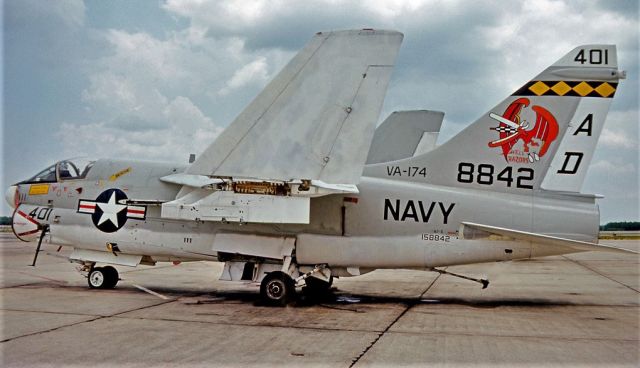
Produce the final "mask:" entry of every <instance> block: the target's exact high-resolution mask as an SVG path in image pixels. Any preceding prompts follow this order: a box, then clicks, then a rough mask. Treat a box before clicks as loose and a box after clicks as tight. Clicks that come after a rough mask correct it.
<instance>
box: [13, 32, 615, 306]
mask: <svg viewBox="0 0 640 368" xmlns="http://www.w3.org/2000/svg"><path fill="white" fill-rule="evenodd" d="M402 38H403V35H402V34H401V33H399V32H394V31H381V30H371V29H363V30H354V31H340V32H326V33H325V32H320V33H317V34H316V35H315V36H314V37H313V38H312V39H311V41H310V42H309V43H308V44H307V45H306V46H305V47H304V49H302V50H301V51H300V52H299V53H298V54H297V55H296V56H295V57H294V58H293V59H292V60H291V61H290V62H289V64H288V65H287V66H286V67H285V68H284V69H283V70H282V71H281V72H280V73H279V74H278V75H277V76H276V77H275V78H274V79H273V80H272V81H271V82H270V83H269V84H268V85H267V86H266V88H265V89H264V90H263V91H262V92H261V93H260V94H259V95H258V96H257V97H256V98H255V99H254V100H253V101H252V102H251V103H250V104H249V106H247V108H246V109H245V110H244V111H242V113H241V114H240V115H239V116H238V117H237V118H236V119H235V120H234V121H233V122H232V123H231V124H230V125H229V126H228V127H227V128H226V129H225V130H224V131H223V132H222V133H221V134H220V136H218V138H217V139H216V140H215V141H214V142H213V143H212V144H211V145H210V146H209V147H208V148H207V149H206V150H205V151H204V152H202V153H201V154H200V155H199V156H198V157H197V159H195V161H193V162H192V163H191V164H190V165H181V164H164V163H151V162H142V161H135V160H129V159H125V160H110V159H103V160H97V161H92V162H87V163H82V164H80V163H79V162H77V161H74V160H66V161H61V162H58V163H56V164H54V165H52V166H50V167H49V168H47V169H45V170H44V171H42V172H41V173H39V174H37V175H35V176H34V177H32V178H30V179H28V180H25V181H23V182H20V183H18V184H16V185H14V186H11V187H10V188H9V189H8V191H7V200H8V201H9V202H10V203H11V205H13V206H14V207H15V212H14V215H13V229H14V232H15V233H16V235H17V236H18V237H19V238H20V239H22V240H26V241H39V243H38V250H39V249H40V245H41V243H42V242H44V243H50V244H55V245H60V246H69V247H72V248H73V251H72V253H71V254H70V260H71V261H72V262H76V263H78V264H79V267H78V268H79V270H80V271H81V272H83V273H84V274H85V275H86V276H87V277H88V282H89V286H90V287H92V288H113V287H114V286H115V285H116V283H117V282H118V273H117V271H116V269H115V268H113V267H112V266H102V265H104V264H111V265H126V266H137V265H139V264H143V265H154V264H156V262H187V261H199V260H208V261H220V262H225V266H224V271H223V273H222V276H221V279H222V280H246V281H249V282H256V283H258V282H259V283H261V288H260V290H261V295H262V297H263V298H264V299H265V300H266V301H267V302H269V303H272V304H285V303H286V302H287V301H288V300H290V299H291V298H292V297H293V296H294V295H295V293H296V291H295V287H296V286H303V285H306V286H305V287H306V288H308V289H309V290H313V291H318V292H319V291H323V290H326V289H328V288H329V286H330V284H331V282H332V280H333V277H348V276H356V275H362V274H364V273H366V272H370V271H372V270H375V269H380V268H394V269H397V268H405V269H420V270H429V271H438V272H445V271H441V270H440V269H437V267H443V266H451V265H460V264H470V263H479V262H496V261H509V260H517V259H527V258H532V257H544V256H552V255H559V254H567V253H574V252H584V251H613V252H627V251H626V250H623V249H618V248H612V247H608V246H603V245H598V244H597V239H598V226H599V212H598V206H597V204H596V198H597V197H596V196H595V195H591V194H582V193H581V192H580V188H581V186H582V183H583V180H584V177H585V175H586V172H587V169H588V167H589V162H590V161H591V158H592V155H593V151H594V148H595V146H596V143H597V140H598V137H599V136H600V133H601V131H602V128H603V124H604V121H605V117H606V114H607V112H608V109H609V105H610V103H611V100H612V98H613V96H614V95H615V92H616V89H617V88H618V81H619V79H621V78H624V72H620V71H619V70H618V68H617V58H616V48H615V46H613V45H584V46H579V47H576V48H575V49H574V50H572V51H570V52H569V53H568V54H567V55H566V56H564V57H562V58H561V59H560V60H558V61H557V62H556V63H554V64H553V65H552V66H550V67H548V68H547V69H546V70H544V71H543V72H542V73H540V74H539V75H537V76H536V77H535V78H533V79H532V80H531V81H529V82H527V83H525V84H524V86H522V87H521V88H519V89H518V90H517V91H515V92H514V93H513V94H512V95H510V96H508V97H507V98H506V99H505V100H504V101H502V102H500V103H499V104H498V105H497V106H495V107H493V108H492V109H490V110H489V111H488V112H487V113H485V114H484V115H482V116H481V117H480V118H479V119H478V120H477V121H476V122H474V123H473V124H471V125H469V126H468V127H467V128H466V129H464V130H463V131H462V132H460V133H459V134H458V135H456V136H455V137H453V138H452V139H450V140H449V141H448V142H446V143H444V144H442V145H440V146H437V147H435V146H434V142H435V140H434V134H435V135H437V132H438V130H439V128H440V123H441V122H442V114H441V113H435V112H428V111H416V112H402V113H394V114H392V115H391V117H390V118H389V121H387V122H386V123H385V124H383V125H382V126H381V127H380V128H379V130H378V132H376V131H375V130H376V123H377V121H378V116H379V113H380V109H381V106H382V103H383V99H384V95H385V91H386V89H387V85H388V83H389V78H390V76H391V72H392V70H393V66H394V62H395V59H396V55H397V53H398V49H399V47H400V44H401V42H402ZM425 88H427V87H425ZM374 133H375V134H376V137H375V139H374ZM372 142H374V144H373V145H372ZM368 157H369V161H367V158H368ZM385 157H387V159H391V160H393V161H387V162H384V161H385V160H387V159H385ZM366 162H369V164H366ZM37 253H38V251H36V256H37ZM34 263H35V259H34ZM97 265H101V266H99V267H98V266H97ZM469 279H472V278H469ZM472 280H474V281H478V282H481V283H483V285H484V286H485V287H486V284H487V283H488V282H487V281H486V280H477V279H472Z"/></svg>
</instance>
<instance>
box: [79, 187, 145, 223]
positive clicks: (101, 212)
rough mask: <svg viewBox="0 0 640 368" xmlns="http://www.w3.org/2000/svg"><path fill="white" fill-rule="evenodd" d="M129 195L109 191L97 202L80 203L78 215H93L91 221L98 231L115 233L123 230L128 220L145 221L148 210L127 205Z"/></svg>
mask: <svg viewBox="0 0 640 368" xmlns="http://www.w3.org/2000/svg"><path fill="white" fill-rule="evenodd" d="M126 200H127V195H126V194H125V193H124V192H123V191H121V190H120V189H107V190H105V191H104V192H102V193H100V195H99V196H98V198H96V200H95V201H92V200H88V199H81V200H79V201H78V213H87V214H90V215H91V221H92V222H93V224H94V225H95V226H96V227H97V228H98V230H100V231H103V232H105V233H113V232H115V231H118V230H119V229H121V228H122V227H123V226H124V224H125V223H126V222H127V219H137V220H144V219H145V216H146V213H147V208H146V207H145V206H131V205H127V204H125V203H126Z"/></svg>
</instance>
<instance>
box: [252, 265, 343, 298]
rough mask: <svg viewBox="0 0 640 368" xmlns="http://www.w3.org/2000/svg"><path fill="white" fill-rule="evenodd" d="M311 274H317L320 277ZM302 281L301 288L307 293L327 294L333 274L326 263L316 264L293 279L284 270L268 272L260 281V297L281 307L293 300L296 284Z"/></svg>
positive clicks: (315, 294)
mask: <svg viewBox="0 0 640 368" xmlns="http://www.w3.org/2000/svg"><path fill="white" fill-rule="evenodd" d="M312 275H319V276H321V277H322V278H319V277H314V276H312ZM325 280H326V281H325ZM302 281H304V284H303V285H304V287H303V289H302V290H303V291H304V292H305V293H306V294H307V295H311V296H321V295H324V294H327V293H328V292H329V290H330V289H331V284H332V283H333V276H331V270H330V269H329V268H328V267H327V266H326V265H317V266H315V267H314V269H313V270H311V271H309V272H307V273H305V274H303V275H301V276H298V277H297V278H295V279H294V278H292V277H291V276H290V275H289V274H287V273H286V272H282V271H274V272H270V273H269V274H267V275H266V276H265V277H264V278H263V279H262V282H261V283H260V297H261V298H262V300H263V301H264V303H265V304H267V305H273V306H280V307H283V306H285V305H287V304H288V303H289V302H292V301H294V300H295V298H296V296H297V295H296V285H300V283H301V282H302Z"/></svg>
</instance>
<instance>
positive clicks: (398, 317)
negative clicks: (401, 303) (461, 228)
mask: <svg viewBox="0 0 640 368" xmlns="http://www.w3.org/2000/svg"><path fill="white" fill-rule="evenodd" d="M440 276H442V274H438V276H436V278H435V279H433V281H431V283H430V284H429V286H427V288H426V289H424V291H423V292H422V293H420V296H418V298H416V300H415V301H413V302H411V301H410V302H408V303H407V306H406V308H405V309H404V310H403V311H402V312H401V313H400V314H399V315H398V316H397V317H396V318H395V319H394V320H393V321H391V323H389V325H388V326H387V327H386V328H385V329H384V330H383V331H382V332H380V333H378V336H376V338H375V339H373V341H371V343H370V344H369V345H368V346H367V347H366V348H365V349H364V350H363V351H362V352H361V353H360V355H358V356H357V357H355V358H354V359H353V360H352V361H351V365H349V368H352V367H354V366H355V365H356V364H358V362H359V361H360V359H362V357H363V356H365V354H367V352H368V351H369V350H371V348H372V347H373V346H374V345H375V344H376V343H377V342H378V341H379V340H380V338H382V336H384V334H386V333H387V332H388V331H389V330H390V329H391V327H393V325H395V324H396V322H398V321H399V320H400V318H402V317H403V316H404V315H405V314H407V312H408V311H409V310H410V309H411V308H413V307H414V306H415V305H416V304H418V303H419V302H420V300H422V298H423V297H424V294H426V293H427V292H428V291H429V290H430V289H431V287H432V286H433V285H434V284H435V283H436V281H438V279H439V278H440Z"/></svg>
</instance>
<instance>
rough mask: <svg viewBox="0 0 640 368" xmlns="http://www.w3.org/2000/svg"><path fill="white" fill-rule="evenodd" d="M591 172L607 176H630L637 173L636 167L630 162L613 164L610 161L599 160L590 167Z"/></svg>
mask: <svg viewBox="0 0 640 368" xmlns="http://www.w3.org/2000/svg"><path fill="white" fill-rule="evenodd" d="M589 170H592V171H593V172H594V173H603V174H606V175H614V176H618V175H628V174H629V173H634V172H635V171H636V168H635V166H634V165H633V164H632V163H630V162H611V161H608V160H598V161H596V162H594V163H593V164H591V166H589Z"/></svg>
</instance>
